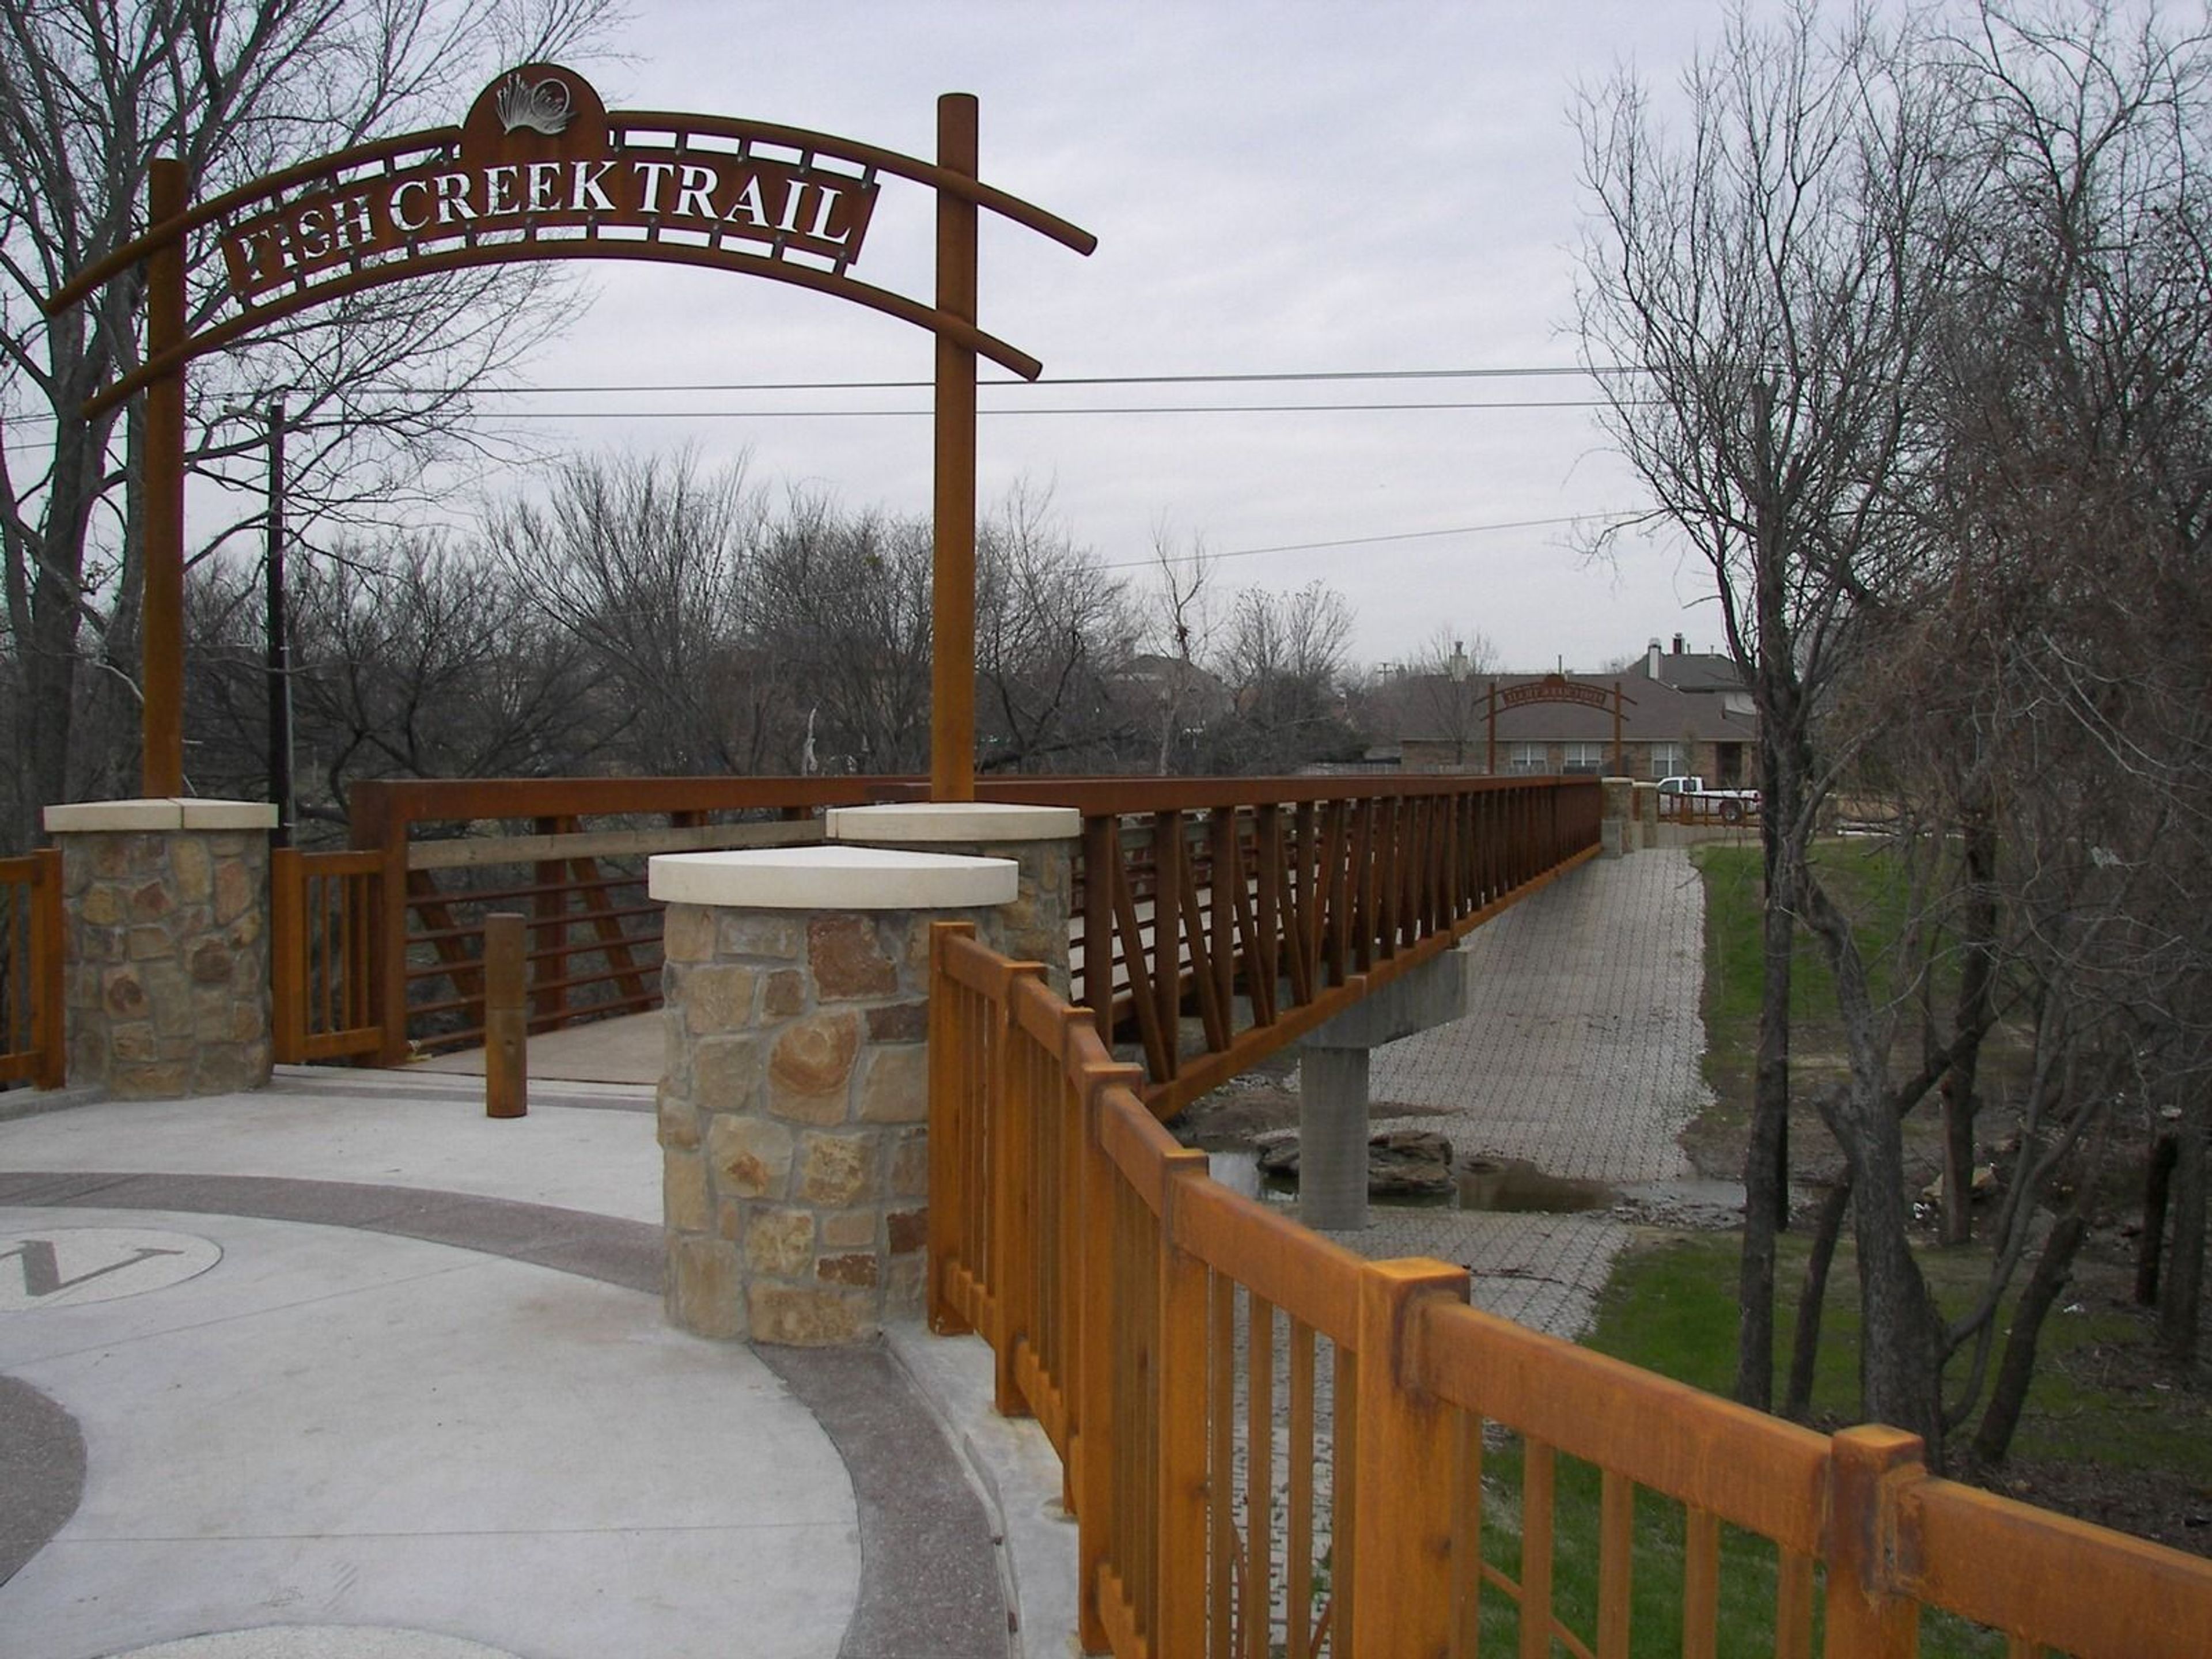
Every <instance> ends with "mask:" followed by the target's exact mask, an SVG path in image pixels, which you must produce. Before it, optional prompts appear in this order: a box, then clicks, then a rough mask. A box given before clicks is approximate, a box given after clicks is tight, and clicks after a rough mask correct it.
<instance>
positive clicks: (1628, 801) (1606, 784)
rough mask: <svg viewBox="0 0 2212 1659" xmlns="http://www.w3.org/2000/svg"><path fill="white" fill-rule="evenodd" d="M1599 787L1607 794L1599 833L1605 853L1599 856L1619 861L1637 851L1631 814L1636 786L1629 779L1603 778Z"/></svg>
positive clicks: (1599, 782)
mask: <svg viewBox="0 0 2212 1659" xmlns="http://www.w3.org/2000/svg"><path fill="white" fill-rule="evenodd" d="M1598 787H1600V788H1601V789H1602V790H1603V791H1604V792H1605V805H1604V808H1603V811H1604V817H1603V819H1602V820H1601V823H1600V826H1599V832H1598V833H1599V836H1600V837H1601V842H1602V845H1603V851H1602V852H1601V854H1599V856H1600V857H1602V858H1608V859H1617V858H1620V857H1621V856H1622V855H1623V854H1626V853H1630V852H1632V851H1633V850H1635V846H1636V843H1635V842H1634V840H1633V839H1632V837H1633V836H1634V835H1635V833H1636V830H1635V827H1634V825H1633V824H1632V823H1630V821H1629V813H1630V811H1632V808H1633V807H1634V805H1635V794H1634V792H1635V788H1636V786H1635V784H1634V783H1633V782H1632V781H1630V780H1629V779H1627V778H1601V779H1599V780H1598Z"/></svg>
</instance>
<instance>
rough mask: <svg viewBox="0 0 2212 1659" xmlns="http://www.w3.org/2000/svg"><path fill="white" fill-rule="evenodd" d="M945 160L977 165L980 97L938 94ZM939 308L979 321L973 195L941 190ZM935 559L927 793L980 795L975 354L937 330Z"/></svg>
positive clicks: (944, 163)
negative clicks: (966, 197)
mask: <svg viewBox="0 0 2212 1659" xmlns="http://www.w3.org/2000/svg"><path fill="white" fill-rule="evenodd" d="M937 161H938V165H939V166H940V167H944V168H945V169H947V170H948V171H950V172H952V173H958V174H960V175H961V176H962V177H963V178H968V179H973V178H975V177H976V174H977V167H978V155H977V140H976V122H975V96H974V94H970V93H965V92H948V93H946V94H945V95H944V96H943V97H941V98H939V100H937ZM937 308H938V310H939V311H940V312H942V313H945V315H946V316H949V317H952V318H955V319H958V320H959V321H961V322H964V323H973V322H974V321H975V203H974V202H972V201H967V200H963V199H962V198H961V197H957V196H955V195H953V194H952V193H951V191H945V190H940V191H938V192H937ZM936 401H937V442H936V475H937V476H936V492H935V502H934V522H935V530H936V544H937V550H936V558H935V561H934V563H933V569H932V575H931V598H930V605H931V610H930V717H929V793H930V798H931V799H933V800H973V799H975V350H974V349H973V348H972V347H969V346H964V345H960V344H958V343H955V342H953V341H951V340H949V339H947V338H946V337H945V336H944V335H942V334H940V335H939V336H938V337H937V398H936Z"/></svg>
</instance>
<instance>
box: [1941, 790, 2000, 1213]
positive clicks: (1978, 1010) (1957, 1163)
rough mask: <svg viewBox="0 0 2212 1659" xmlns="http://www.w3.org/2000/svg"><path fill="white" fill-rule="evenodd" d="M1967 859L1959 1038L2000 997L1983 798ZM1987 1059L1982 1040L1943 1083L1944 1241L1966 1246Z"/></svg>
mask: <svg viewBox="0 0 2212 1659" xmlns="http://www.w3.org/2000/svg"><path fill="white" fill-rule="evenodd" d="M1960 835H1961V839H1962V840H1963V842H1964V847H1963V848H1962V856H1963V858H1964V859H1965V861H1966V913H1965V916H1964V918H1963V921H1964V933H1965V940H1964V943H1965V949H1964V951H1962V952H1961V956H1960V963H1959V1010H1958V1015H1957V1018H1955V1019H1954V1021H1953V1022H1952V1027H1951V1029H1952V1030H1953V1032H1954V1034H1957V1035H1960V1036H1964V1035H1965V1034H1966V1033H1968V1032H1980V1031H1984V1030H1988V1029H1989V1023H1990V1002H1991V1000H1993V999H1994V997H1995V996H1996V932H1997V895H1996V868H1997V838H1996V824H1995V823H1993V822H1992V821H1991V819H1990V814H1989V811H1988V810H1987V808H1986V807H1985V806H1984V805H1983V804H1982V803H1981V802H1980V801H1979V800H1976V801H1973V802H1972V803H1970V804H1969V805H1968V806H1967V808H1966V812H1965V813H1964V814H1963V823H1961V825H1960ZM1980 1060H1981V1039H1980V1038H1979V1037H1978V1036H1977V1037H1975V1038H1974V1039H1973V1040H1972V1042H1968V1043H1967V1044H1966V1047H1965V1048H1963V1049H1962V1050H1961V1051H1960V1054H1959V1055H1958V1057H1957V1058H1956V1059H1955V1060H1953V1062H1952V1065H1951V1071H1950V1073H1949V1075H1948V1076H1947V1077H1946V1078H1945V1079H1943V1242H1944V1243H1946V1244H1964V1243H1967V1242H1968V1241H1969V1240H1970V1239H1972V1237H1973V1236H1974V1207H1973V1186H1974V1113H1975V1109H1976V1108H1977V1106H1978V1104H1979V1103H1978V1101H1977V1100H1976V1099H1975V1097H1974V1088H1975V1073H1976V1071H1977V1070H1978V1067H1979V1064H1980Z"/></svg>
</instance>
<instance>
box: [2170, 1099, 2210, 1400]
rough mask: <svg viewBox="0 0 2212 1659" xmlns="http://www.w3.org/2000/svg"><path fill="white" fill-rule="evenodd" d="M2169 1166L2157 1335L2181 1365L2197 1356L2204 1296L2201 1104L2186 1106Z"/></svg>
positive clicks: (2189, 1362)
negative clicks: (2167, 1236) (2167, 1240)
mask: <svg viewBox="0 0 2212 1659" xmlns="http://www.w3.org/2000/svg"><path fill="white" fill-rule="evenodd" d="M2183 1111H2184V1112H2185V1114H2186V1115H2185V1116H2184V1117H2183V1119H2182V1121H2181V1133H2180V1134H2179V1137H2178V1139H2179V1155H2178V1156H2177V1157H2176V1158H2175V1159H2174V1166H2173V1245H2172V1249H2171V1250H2170V1251H2169V1252H2168V1253H2167V1270H2166V1273H2165V1274H2164V1275H2163V1277H2164V1279H2165V1280H2166V1283H2165V1285H2164V1295H2163V1297H2161V1299H2160V1304H2159V1310H2158V1336H2159V1340H2160V1342H2161V1343H2163V1344H2164V1345H2165V1346H2166V1352H2167V1353H2168V1354H2170V1355H2171V1356H2172V1358H2174V1359H2175V1360H2176V1361H2177V1362H2178V1363H2179V1364H2184V1365H2186V1364H2191V1363H2193V1362H2194V1361H2195V1359H2196V1358H2197V1309H2198V1306H2199V1304H2201V1303H2202V1301H2203V1295H2204V1176H2205V1170H2204V1130H2205V1124H2204V1106H2203V1100H2202V1099H2201V1098H2199V1099H2198V1100H2197V1102H2196V1103H2194V1104H2192V1105H2185V1107H2184V1108H2183Z"/></svg>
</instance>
